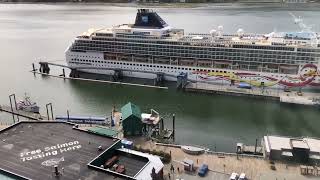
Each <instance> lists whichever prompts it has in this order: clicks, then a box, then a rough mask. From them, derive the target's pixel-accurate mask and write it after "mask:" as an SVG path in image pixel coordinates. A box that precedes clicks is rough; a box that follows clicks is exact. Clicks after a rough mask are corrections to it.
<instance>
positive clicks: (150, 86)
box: [31, 70, 168, 90]
mask: <svg viewBox="0 0 320 180" xmlns="http://www.w3.org/2000/svg"><path fill="white" fill-rule="evenodd" d="M31 72H32V73H35V74H41V75H44V76H50V77H55V78H60V79H68V80H77V81H90V82H98V83H107V84H119V85H127V86H137V87H146V88H155V89H164V90H166V89H168V87H162V86H152V85H146V84H134V83H127V82H120V81H107V80H96V79H86V78H77V77H66V76H58V75H51V74H47V73H41V72H37V71H33V70H32V71H31Z"/></svg>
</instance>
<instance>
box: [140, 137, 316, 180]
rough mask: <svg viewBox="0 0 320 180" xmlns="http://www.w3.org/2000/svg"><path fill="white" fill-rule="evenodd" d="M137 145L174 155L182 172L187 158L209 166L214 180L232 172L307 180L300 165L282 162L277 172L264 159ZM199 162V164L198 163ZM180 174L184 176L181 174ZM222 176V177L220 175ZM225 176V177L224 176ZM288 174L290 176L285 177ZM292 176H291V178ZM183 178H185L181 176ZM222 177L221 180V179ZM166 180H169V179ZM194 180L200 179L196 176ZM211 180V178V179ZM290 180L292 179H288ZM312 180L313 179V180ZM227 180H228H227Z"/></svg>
mask: <svg viewBox="0 0 320 180" xmlns="http://www.w3.org/2000/svg"><path fill="white" fill-rule="evenodd" d="M135 143H136V144H140V145H141V146H142V147H143V148H149V149H157V150H158V151H160V150H163V151H165V152H168V153H170V152H171V154H172V160H173V165H174V166H175V168H177V167H179V169H180V171H182V170H183V166H182V164H180V163H178V162H181V161H183V160H184V159H185V158H188V159H191V160H193V161H194V163H195V166H196V167H199V166H200V165H201V164H202V163H206V164H208V165H209V169H210V171H213V172H215V173H212V175H213V176H215V174H216V178H212V179H224V178H225V177H228V175H229V174H231V173H232V172H236V173H238V174H240V173H242V172H244V173H246V175H247V176H248V177H249V179H258V180H259V179H261V180H262V177H266V176H267V177H268V176H269V175H270V174H273V176H272V179H280V178H282V179H283V178H284V177H292V176H294V177H296V178H297V179H301V180H302V179H305V177H304V176H302V175H301V174H300V168H299V164H285V163H281V162H275V167H276V170H272V169H271V168H270V166H271V164H270V162H269V161H268V160H265V159H264V158H263V157H260V158H259V157H250V156H239V157H238V158H237V156H236V155H232V154H227V153H226V154H222V153H219V154H215V153H212V154H211V153H210V154H207V153H205V154H202V155H198V156H194V155H188V154H185V153H184V152H183V151H182V150H181V149H179V148H174V147H167V146H157V145H155V143H153V142H150V141H147V142H145V141H143V140H137V141H136V142H135ZM197 162H198V163H197ZM168 172H170V164H169V165H167V166H166V167H165V171H164V174H165V175H167V174H168ZM180 174H183V172H181V173H180ZM219 174H220V175H219ZM221 174H222V175H223V174H224V175H225V176H222V175H221ZM285 174H288V176H284V175H285ZM289 175H290V176H289ZM181 176H182V177H185V176H183V175H181ZM220 177H221V178H220ZM165 179H168V178H167V177H166V178H165ZM192 179H199V178H198V177H196V176H194V178H192ZM209 179H210V178H209ZM287 179H290V178H287ZM311 179H312V178H311ZM226 180H227V179H226Z"/></svg>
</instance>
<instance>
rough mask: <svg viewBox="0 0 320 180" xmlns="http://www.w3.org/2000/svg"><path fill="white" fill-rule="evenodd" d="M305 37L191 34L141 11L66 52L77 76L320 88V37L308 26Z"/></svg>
mask: <svg viewBox="0 0 320 180" xmlns="http://www.w3.org/2000/svg"><path fill="white" fill-rule="evenodd" d="M295 23H296V24H298V25H300V27H301V28H302V29H301V31H299V32H272V33H269V34H254V33H245V32H244V31H243V30H242V29H238V30H236V31H235V33H233V34H230V33H229V34H228V33H224V32H223V27H222V26H218V27H217V29H213V30H210V31H208V33H190V34H185V33H184V30H183V29H176V28H173V27H171V26H169V25H168V24H167V23H166V22H165V21H164V20H163V19H162V18H161V17H160V16H159V15H158V14H157V13H156V12H154V11H153V10H150V9H138V12H137V14H136V19H135V22H134V24H121V25H115V26H112V27H109V28H101V29H89V30H88V31H87V32H84V33H83V34H81V35H79V36H77V37H76V38H75V39H74V41H73V42H72V43H71V45H70V46H69V47H68V48H67V50H66V54H65V55H66V61H67V64H68V66H69V67H71V68H72V69H75V70H77V71H80V72H81V71H82V72H88V73H98V74H107V75H113V74H114V73H115V72H120V73H121V74H122V75H123V76H129V77H137V78H148V79H154V78H156V77H157V76H158V75H159V74H162V76H163V78H164V79H165V80H168V81H176V80H177V77H178V76H179V75H181V74H183V75H185V76H186V77H187V79H188V80H190V81H193V82H205V83H213V84H214V83H217V84H221V83H224V84H230V85H236V84H237V83H248V84H250V85H252V86H255V87H272V88H291V87H299V88H304V87H306V88H317V87H320V77H319V75H320V71H319V70H318V67H319V65H320V44H319V43H320V40H319V39H320V36H319V34H318V33H316V32H313V31H311V30H310V28H308V27H307V26H306V25H304V24H303V22H302V20H301V19H300V18H295Z"/></svg>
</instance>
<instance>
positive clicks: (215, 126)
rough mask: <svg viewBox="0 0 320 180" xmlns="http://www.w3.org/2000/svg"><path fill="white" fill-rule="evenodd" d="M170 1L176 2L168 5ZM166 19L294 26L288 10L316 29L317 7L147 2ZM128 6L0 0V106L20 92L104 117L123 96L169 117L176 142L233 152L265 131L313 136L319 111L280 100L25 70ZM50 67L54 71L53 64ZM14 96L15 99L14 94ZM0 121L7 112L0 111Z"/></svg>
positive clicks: (193, 27) (124, 15) (122, 18)
mask: <svg viewBox="0 0 320 180" xmlns="http://www.w3.org/2000/svg"><path fill="white" fill-rule="evenodd" d="M175 6H177V5H175ZM153 8H154V9H155V10H156V11H157V12H159V14H160V15H161V16H162V17H163V19H164V20H165V21H167V23H168V24H170V25H171V26H173V27H176V28H184V29H185V32H201V33H206V32H209V31H210V30H211V29H214V28H217V26H219V25H223V27H224V31H226V32H229V33H231V32H236V31H237V30H238V29H239V28H242V29H244V31H246V32H258V33H269V32H272V31H296V30H299V27H298V26H297V25H296V24H294V22H293V19H292V17H291V16H290V14H289V12H292V13H293V14H295V15H296V16H301V17H303V18H304V21H305V23H306V24H310V25H312V27H313V30H314V31H317V32H320V24H319V23H318V19H319V17H320V6H318V7H317V5H316V6H312V7H311V6H308V5H307V7H296V6H287V5H282V6H279V5H250V6H248V5H245V4H243V5H239V4H217V5H206V6H204V5H203V6H200V7H199V6H197V7H188V8H176V7H170V8H168V7H153ZM136 9H137V7H136V5H132V4H129V5H110V4H91V5H88V4H0V49H1V51H0V62H1V65H0V83H1V85H0V94H1V96H0V104H9V98H8V96H9V94H11V93H16V95H17V99H20V98H21V97H22V96H23V95H24V93H25V92H27V93H28V94H29V95H30V96H31V98H32V99H33V100H35V101H36V102H38V104H39V105H40V106H41V107H42V109H41V112H42V113H43V114H45V113H46V110H45V104H47V103H49V102H52V103H53V109H54V115H65V114H66V110H67V109H68V110H69V111H70V114H72V115H109V114H110V110H111V109H112V107H113V106H115V107H116V108H118V109H120V107H121V106H122V105H124V104H125V103H127V102H129V101H131V102H133V103H135V104H137V105H138V106H140V107H141V109H142V110H143V111H144V112H146V111H149V110H150V108H153V109H155V110H157V111H158V112H159V113H160V114H161V115H162V116H163V117H164V118H165V119H166V124H167V125H168V126H169V127H171V115H172V114H173V113H175V115H176V131H177V133H176V141H177V142H178V143H181V144H198V145H202V146H207V147H209V148H211V149H215V150H216V151H229V152H233V151H235V146H236V143H237V142H244V143H247V144H254V143H255V139H256V138H258V139H260V138H261V137H262V136H263V135H266V134H278V135H288V136H315V137H320V130H319V126H320V118H319V115H320V110H319V109H316V108H307V107H299V106H287V105H285V106H284V105H280V104H279V103H278V102H276V101H268V100H256V99H248V98H242V97H228V96H215V95H205V94H192V93H182V92H177V91H176V90H175V89H169V90H163V89H152V88H143V87H130V86H122V85H109V84H102V83H96V82H81V81H69V80H63V79H57V78H53V77H42V76H40V75H33V74H32V73H30V72H29V71H30V70H31V69H32V66H31V63H33V62H38V61H40V60H47V61H54V62H56V63H64V61H63V60H64V51H65V49H66V48H67V46H68V45H69V44H70V43H71V41H72V39H73V38H74V37H75V36H77V35H79V34H81V33H82V32H83V31H86V30H87V29H88V28H91V27H97V28H101V27H108V26H111V25H114V24H123V23H128V22H133V21H134V18H135V13H136ZM53 73H60V71H59V72H58V70H53ZM19 97H20V98H19ZM0 122H1V124H5V123H12V116H11V115H7V114H4V113H0Z"/></svg>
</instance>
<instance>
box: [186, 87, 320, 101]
mask: <svg viewBox="0 0 320 180" xmlns="http://www.w3.org/2000/svg"><path fill="white" fill-rule="evenodd" d="M185 91H186V92H192V93H206V94H217V95H228V96H242V97H251V98H256V99H268V100H274V101H278V102H281V103H289V104H298V105H312V106H319V105H320V93H313V92H304V93H302V94H300V95H299V94H298V93H297V92H294V91H292V92H284V91H283V90H280V89H271V88H264V89H263V88H258V87H252V88H251V89H243V88H238V87H237V86H230V85H223V84H221V85H218V84H208V83H201V82H197V83H189V84H187V86H186V87H185Z"/></svg>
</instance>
